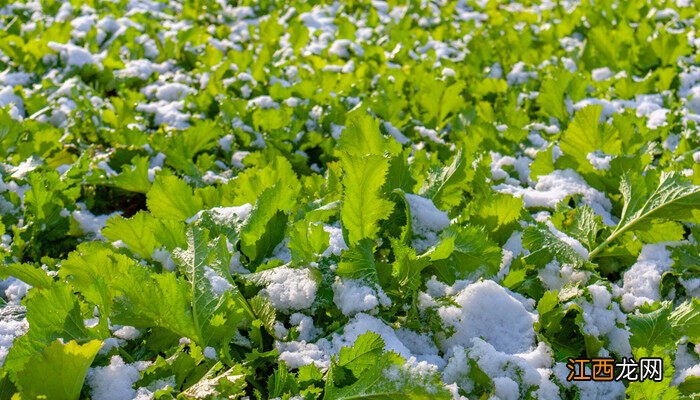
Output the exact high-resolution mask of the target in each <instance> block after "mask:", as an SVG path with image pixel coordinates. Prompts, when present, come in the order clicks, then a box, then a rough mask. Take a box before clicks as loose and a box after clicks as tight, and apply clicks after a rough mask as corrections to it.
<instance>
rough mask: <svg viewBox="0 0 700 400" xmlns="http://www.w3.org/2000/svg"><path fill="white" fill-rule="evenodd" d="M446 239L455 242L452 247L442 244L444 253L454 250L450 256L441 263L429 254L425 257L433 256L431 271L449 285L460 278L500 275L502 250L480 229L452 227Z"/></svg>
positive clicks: (438, 246) (445, 233)
mask: <svg viewBox="0 0 700 400" xmlns="http://www.w3.org/2000/svg"><path fill="white" fill-rule="evenodd" d="M442 237H443V240H444V241H445V240H452V241H453V244H449V242H447V243H444V244H443V243H440V244H438V245H437V246H436V248H440V247H441V246H443V245H446V246H447V247H444V248H442V250H443V251H445V250H447V252H449V249H450V248H452V247H453V251H452V252H451V255H450V256H449V257H448V258H446V259H441V260H438V259H436V258H435V257H434V255H430V254H429V253H430V251H429V252H428V253H426V254H425V255H427V256H431V257H433V260H435V261H433V263H432V264H433V265H432V267H431V270H430V272H431V273H434V274H435V275H437V276H438V277H439V278H440V279H441V280H443V281H444V282H446V283H451V282H452V283H453V282H454V281H455V280H457V279H476V278H479V277H491V276H494V275H496V274H497V273H498V270H499V268H500V264H501V259H502V257H503V254H502V251H501V248H500V247H499V246H498V245H497V244H496V243H494V242H493V241H492V240H491V239H489V237H488V235H487V234H486V232H485V231H484V228H483V227H480V226H455V225H453V226H450V227H449V228H447V229H446V230H445V231H443V233H442Z"/></svg>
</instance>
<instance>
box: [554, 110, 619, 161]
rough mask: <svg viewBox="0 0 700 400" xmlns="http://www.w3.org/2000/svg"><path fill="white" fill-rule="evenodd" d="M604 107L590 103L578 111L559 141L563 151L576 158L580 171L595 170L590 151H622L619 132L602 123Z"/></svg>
mask: <svg viewBox="0 0 700 400" xmlns="http://www.w3.org/2000/svg"><path fill="white" fill-rule="evenodd" d="M602 109H603V107H602V106H600V105H590V106H587V107H584V108H582V109H581V110H579V111H577V112H576V114H575V115H574V119H573V121H572V122H571V124H569V127H568V128H566V131H564V134H563V135H562V137H561V140H560V142H559V147H560V148H561V150H562V152H563V153H564V154H565V155H566V156H569V157H573V159H574V160H576V164H577V167H578V170H579V171H593V167H592V166H591V164H590V162H589V161H588V159H587V158H586V156H587V155H588V153H591V152H594V151H596V150H601V151H605V152H606V153H607V154H619V152H620V146H621V142H620V137H619V135H618V134H617V132H616V131H615V130H614V128H613V127H612V126H610V125H608V124H600V113H601V111H602Z"/></svg>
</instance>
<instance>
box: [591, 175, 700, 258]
mask: <svg viewBox="0 0 700 400" xmlns="http://www.w3.org/2000/svg"><path fill="white" fill-rule="evenodd" d="M648 181H649V179H645V178H643V177H636V178H635V177H632V176H630V175H629V174H626V175H623V177H622V181H621V182H620V192H621V193H622V196H623V198H624V201H625V202H624V208H623V210H622V216H621V217H620V222H619V223H618V224H617V226H616V227H615V229H614V230H613V232H612V234H611V235H610V236H609V237H608V238H607V239H605V241H604V242H603V243H601V244H600V245H598V247H596V248H595V249H594V250H593V251H591V254H590V258H591V259H593V258H594V257H595V256H597V255H598V254H599V253H600V252H601V251H602V250H603V249H605V247H606V246H608V245H609V244H610V243H612V242H614V241H615V240H616V239H617V238H618V237H619V236H620V235H622V234H624V233H625V232H627V231H633V230H636V229H642V230H643V229H645V228H648V227H649V224H651V223H652V221H654V220H657V219H664V220H672V221H683V222H697V221H699V220H700V219H699V218H700V212H699V210H700V186H696V185H693V184H691V183H690V182H688V181H687V180H685V179H682V178H681V176H680V175H679V174H677V173H675V172H663V173H662V174H661V178H660V181H659V184H658V186H657V187H656V188H655V189H652V188H651V187H650V186H649V183H648Z"/></svg>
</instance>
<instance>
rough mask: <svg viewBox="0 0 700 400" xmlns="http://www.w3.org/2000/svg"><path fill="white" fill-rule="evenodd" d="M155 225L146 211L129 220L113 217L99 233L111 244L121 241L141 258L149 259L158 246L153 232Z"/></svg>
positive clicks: (119, 216)
mask: <svg viewBox="0 0 700 400" xmlns="http://www.w3.org/2000/svg"><path fill="white" fill-rule="evenodd" d="M156 223H157V222H156V220H155V218H153V216H152V215H151V214H149V213H148V212H146V211H139V212H137V213H136V214H134V216H133V217H131V218H129V219H127V218H124V217H122V216H121V215H115V216H114V217H112V218H110V219H108V220H107V225H106V226H105V227H104V228H103V229H102V231H101V233H102V235H103V236H104V237H106V238H107V239H109V240H111V241H113V242H114V241H117V240H121V241H122V242H124V244H125V245H126V246H127V247H128V248H129V249H131V250H132V251H133V252H134V253H136V254H138V255H140V256H141V257H150V256H151V254H153V250H155V249H156V247H158V244H159V242H158V241H157V240H156V237H155V234H154V232H153V227H154V225H155V224H156Z"/></svg>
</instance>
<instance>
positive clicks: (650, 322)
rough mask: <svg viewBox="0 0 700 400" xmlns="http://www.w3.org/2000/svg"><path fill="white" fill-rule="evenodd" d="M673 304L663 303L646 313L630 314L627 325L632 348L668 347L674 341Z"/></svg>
mask: <svg viewBox="0 0 700 400" xmlns="http://www.w3.org/2000/svg"><path fill="white" fill-rule="evenodd" d="M671 311H672V308H671V305H670V304H669V303H663V304H662V305H661V307H660V308H659V309H657V310H655V311H652V312H649V313H645V314H640V313H636V314H630V315H629V316H628V317H627V325H628V326H629V328H630V332H631V333H632V336H631V337H630V345H632V348H634V349H637V348H648V349H653V348H654V347H655V346H658V347H661V348H667V347H669V346H671V345H672V344H673V343H674V337H675V336H676V335H675V334H674V332H673V326H672V325H671V323H670V321H669V316H670V315H671Z"/></svg>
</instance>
